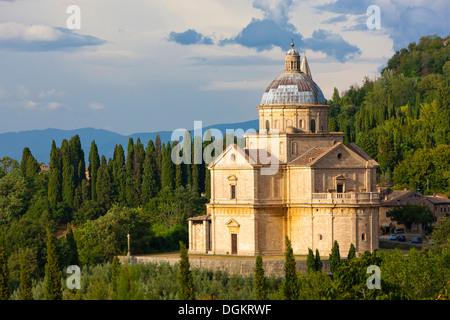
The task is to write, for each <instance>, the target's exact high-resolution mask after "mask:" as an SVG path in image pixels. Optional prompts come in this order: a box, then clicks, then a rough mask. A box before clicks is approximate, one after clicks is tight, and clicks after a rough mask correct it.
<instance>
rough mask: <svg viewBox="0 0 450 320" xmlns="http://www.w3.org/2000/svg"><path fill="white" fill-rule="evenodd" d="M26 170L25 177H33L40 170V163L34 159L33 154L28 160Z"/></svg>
mask: <svg viewBox="0 0 450 320" xmlns="http://www.w3.org/2000/svg"><path fill="white" fill-rule="evenodd" d="M25 170H26V171H25V177H31V176H33V175H34V174H36V173H38V172H39V170H40V168H39V163H38V162H37V160H36V159H35V158H34V157H33V155H32V154H31V153H30V155H29V156H28V158H27V163H26V169H25Z"/></svg>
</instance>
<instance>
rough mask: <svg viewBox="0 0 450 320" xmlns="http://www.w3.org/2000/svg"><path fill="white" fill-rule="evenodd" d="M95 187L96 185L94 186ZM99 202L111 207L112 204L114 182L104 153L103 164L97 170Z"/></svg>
mask: <svg viewBox="0 0 450 320" xmlns="http://www.w3.org/2000/svg"><path fill="white" fill-rule="evenodd" d="M93 187H94V186H93ZM95 188H96V189H97V191H96V193H97V203H98V204H99V205H102V206H104V207H105V208H106V209H109V208H110V206H111V193H112V184H111V178H110V176H109V172H108V167H107V163H106V158H105V156H103V155H102V160H101V165H100V168H99V169H98V171H97V184H96V186H95Z"/></svg>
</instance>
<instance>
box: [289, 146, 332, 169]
mask: <svg viewBox="0 0 450 320" xmlns="http://www.w3.org/2000/svg"><path fill="white" fill-rule="evenodd" d="M333 148H334V146H333V147H328V148H312V149H310V150H309V151H306V152H305V153H304V154H302V155H301V156H299V157H297V158H295V159H294V160H292V161H291V162H289V164H288V165H291V166H302V167H303V166H304V167H309V166H311V165H313V164H314V163H316V161H317V160H319V159H320V158H322V157H323V156H324V155H326V154H327V153H328V152H329V151H331V149H333Z"/></svg>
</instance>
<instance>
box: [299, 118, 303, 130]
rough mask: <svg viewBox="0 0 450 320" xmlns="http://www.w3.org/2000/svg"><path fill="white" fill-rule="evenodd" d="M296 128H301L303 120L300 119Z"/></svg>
mask: <svg viewBox="0 0 450 320" xmlns="http://www.w3.org/2000/svg"><path fill="white" fill-rule="evenodd" d="M298 126H299V128H303V120H302V119H300V120H299V121H298Z"/></svg>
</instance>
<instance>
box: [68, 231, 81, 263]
mask: <svg viewBox="0 0 450 320" xmlns="http://www.w3.org/2000/svg"><path fill="white" fill-rule="evenodd" d="M66 241H67V244H68V245H69V250H70V256H71V258H70V262H69V263H70V264H71V265H78V263H79V258H78V247H77V243H76V241H75V237H74V234H73V230H72V224H70V223H68V224H67V231H66Z"/></svg>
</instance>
